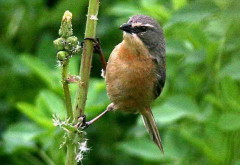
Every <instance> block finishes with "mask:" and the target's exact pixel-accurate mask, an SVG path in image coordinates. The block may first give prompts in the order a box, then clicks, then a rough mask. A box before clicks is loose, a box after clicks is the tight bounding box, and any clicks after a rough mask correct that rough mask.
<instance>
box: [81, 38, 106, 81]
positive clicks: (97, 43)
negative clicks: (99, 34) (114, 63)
mask: <svg viewBox="0 0 240 165" xmlns="http://www.w3.org/2000/svg"><path fill="white" fill-rule="evenodd" d="M84 40H90V41H92V42H93V43H94V53H97V54H99V56H100V60H101V63H102V68H103V77H104V75H105V72H106V67H107V62H106V60H105V57H104V54H103V51H102V48H101V43H100V40H99V38H84ZM82 44H83V43H82Z"/></svg>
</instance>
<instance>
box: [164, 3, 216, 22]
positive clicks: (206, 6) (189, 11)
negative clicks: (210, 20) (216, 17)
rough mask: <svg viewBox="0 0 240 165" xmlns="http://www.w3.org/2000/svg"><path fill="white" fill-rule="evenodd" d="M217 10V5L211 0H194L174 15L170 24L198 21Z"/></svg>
mask: <svg viewBox="0 0 240 165" xmlns="http://www.w3.org/2000/svg"><path fill="white" fill-rule="evenodd" d="M217 10H218V8H217V6H216V5H215V4H214V3H213V2H211V1H194V2H192V3H191V4H189V5H187V6H186V7H184V8H182V9H181V10H179V11H178V12H177V13H176V14H175V15H173V17H172V19H171V20H170V21H169V22H168V24H175V23H179V22H185V23H196V22H199V21H201V20H203V19H204V18H206V17H209V16H212V15H213V14H214V13H216V11H217Z"/></svg>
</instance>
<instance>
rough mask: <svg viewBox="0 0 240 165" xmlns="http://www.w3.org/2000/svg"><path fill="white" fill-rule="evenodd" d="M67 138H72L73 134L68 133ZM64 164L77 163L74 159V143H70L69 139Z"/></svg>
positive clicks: (73, 164) (75, 164) (72, 164)
mask: <svg viewBox="0 0 240 165" xmlns="http://www.w3.org/2000/svg"><path fill="white" fill-rule="evenodd" d="M68 136H69V138H70V139H73V137H74V134H73V133H69V135H68ZM65 165H77V161H76V144H74V143H72V141H69V142H68V144H67V159H66V164H65Z"/></svg>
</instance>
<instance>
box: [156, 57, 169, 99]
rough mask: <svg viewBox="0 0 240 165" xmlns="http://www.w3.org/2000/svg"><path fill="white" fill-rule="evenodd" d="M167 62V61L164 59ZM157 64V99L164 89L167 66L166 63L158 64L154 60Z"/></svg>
mask: <svg viewBox="0 0 240 165" xmlns="http://www.w3.org/2000/svg"><path fill="white" fill-rule="evenodd" d="M164 60H165V59H164ZM154 61H155V62H156V73H157V82H156V83H155V85H154V88H155V89H154V92H155V93H154V94H155V98H157V97H158V96H159V95H160V94H161V92H162V89H163V87H164V84H165V79H166V66H165V61H164V62H158V61H157V60H156V59H154Z"/></svg>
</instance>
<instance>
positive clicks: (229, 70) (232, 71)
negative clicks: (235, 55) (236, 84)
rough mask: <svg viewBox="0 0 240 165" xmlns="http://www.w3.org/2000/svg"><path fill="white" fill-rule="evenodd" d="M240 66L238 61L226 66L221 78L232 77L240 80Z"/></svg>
mask: <svg viewBox="0 0 240 165" xmlns="http://www.w3.org/2000/svg"><path fill="white" fill-rule="evenodd" d="M239 71H240V65H239V62H238V61H234V62H231V63H230V64H228V65H227V66H225V67H224V68H223V69H222V70H221V72H220V76H221V77H222V78H224V77H231V78H233V79H234V80H238V81H239V80H240V72H239Z"/></svg>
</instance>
